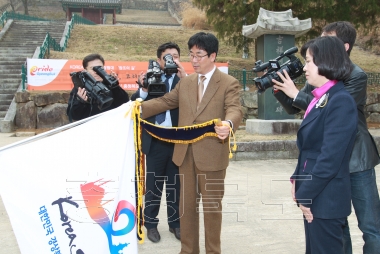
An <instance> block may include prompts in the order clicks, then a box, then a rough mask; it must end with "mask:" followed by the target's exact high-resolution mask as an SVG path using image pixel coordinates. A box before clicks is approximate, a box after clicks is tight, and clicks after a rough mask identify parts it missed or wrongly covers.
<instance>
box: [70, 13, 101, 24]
mask: <svg viewBox="0 0 380 254" xmlns="http://www.w3.org/2000/svg"><path fill="white" fill-rule="evenodd" d="M71 21H72V22H74V23H75V24H78V25H96V24H95V23H94V22H92V21H91V20H88V19H85V18H83V17H82V16H79V15H75V14H73V16H72V18H71Z"/></svg>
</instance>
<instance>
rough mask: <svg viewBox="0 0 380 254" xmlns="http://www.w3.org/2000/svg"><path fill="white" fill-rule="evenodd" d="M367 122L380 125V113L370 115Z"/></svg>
mask: <svg viewBox="0 0 380 254" xmlns="http://www.w3.org/2000/svg"><path fill="white" fill-rule="evenodd" d="M367 122H372V123H380V114H379V113H372V114H370V115H369V117H368V118H367Z"/></svg>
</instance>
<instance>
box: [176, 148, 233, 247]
mask: <svg viewBox="0 0 380 254" xmlns="http://www.w3.org/2000/svg"><path fill="white" fill-rule="evenodd" d="M179 173H180V174H181V177H180V179H181V189H182V190H183V191H181V196H180V214H181V215H182V216H181V218H180V224H181V254H198V253H199V212H201V211H199V204H200V201H201V200H202V205H203V215H204V229H205V245H206V246H205V247H206V253H207V254H219V253H221V247H220V235H221V229H222V199H223V195H224V179H225V177H226V169H223V170H219V171H201V170H200V169H198V168H197V167H196V165H195V163H194V157H193V150H192V146H191V145H189V148H188V150H187V152H186V156H185V159H184V161H183V164H182V166H180V167H179Z"/></svg>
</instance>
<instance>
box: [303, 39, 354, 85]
mask: <svg viewBox="0 0 380 254" xmlns="http://www.w3.org/2000/svg"><path fill="white" fill-rule="evenodd" d="M307 50H309V54H310V55H311V56H313V62H314V64H315V65H316V66H317V67H318V74H319V75H321V76H325V77H326V78H327V79H329V80H346V79H347V78H348V77H349V76H350V74H351V71H352V68H353V66H352V63H351V60H350V58H349V56H348V54H347V52H346V49H345V47H344V43H343V41H342V40H341V39H339V38H338V37H336V36H324V37H318V38H316V39H313V40H310V41H308V42H306V43H305V44H304V45H303V46H302V48H301V55H302V56H303V58H306V51H307Z"/></svg>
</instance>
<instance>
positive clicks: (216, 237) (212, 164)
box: [142, 32, 242, 254]
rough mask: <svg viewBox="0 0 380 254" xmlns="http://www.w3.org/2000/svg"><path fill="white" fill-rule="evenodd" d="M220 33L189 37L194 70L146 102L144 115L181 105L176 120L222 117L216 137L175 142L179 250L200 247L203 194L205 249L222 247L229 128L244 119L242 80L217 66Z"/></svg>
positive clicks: (186, 122) (216, 250)
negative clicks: (200, 205)
mask: <svg viewBox="0 0 380 254" xmlns="http://www.w3.org/2000/svg"><path fill="white" fill-rule="evenodd" d="M218 47H219V42H218V39H217V38H216V37H215V36H214V35H213V34H210V33H204V32H200V33H197V34H195V35H193V36H192V37H191V38H190V39H189V41H188V48H189V51H190V53H189V56H190V61H191V63H192V65H193V68H194V71H195V73H193V74H191V75H189V76H187V77H185V78H182V79H181V80H180V82H179V83H178V84H177V86H176V87H175V89H173V90H172V91H171V92H170V93H167V94H165V95H164V96H163V97H160V98H157V99H153V100H149V101H146V102H143V103H142V117H143V118H147V117H149V116H152V115H156V114H158V113H160V112H163V111H166V110H169V109H173V108H179V122H178V126H180V127H181V126H189V125H193V124H200V123H204V122H207V121H209V120H212V119H216V118H220V119H221V120H223V121H222V124H223V125H221V126H216V127H215V132H216V133H217V135H218V138H216V137H206V138H204V139H201V140H200V141H197V142H195V143H193V144H190V145H188V144H176V145H175V147H174V154H173V162H174V163H175V164H176V165H177V166H179V173H180V174H181V175H183V177H180V179H181V187H182V191H181V195H180V216H181V217H180V224H181V254H185V253H186V254H189V253H199V203H200V200H201V199H202V203H203V213H204V227H205V238H206V239H205V245H206V246H205V247H206V253H214V254H216V253H221V246H220V234H221V227H222V199H223V195H224V179H225V176H226V168H227V166H228V163H229V158H228V155H229V142H224V140H225V139H226V138H227V137H228V135H229V128H230V127H232V128H233V129H234V130H236V128H237V127H238V126H239V124H240V122H241V120H242V111H241V105H240V99H239V90H240V86H239V82H238V81H237V80H236V79H235V78H233V77H231V76H229V75H227V74H225V73H222V72H221V71H219V69H217V68H216V66H215V59H216V56H217V54H218Z"/></svg>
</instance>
